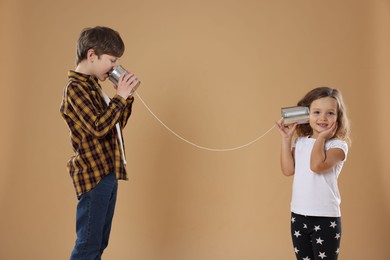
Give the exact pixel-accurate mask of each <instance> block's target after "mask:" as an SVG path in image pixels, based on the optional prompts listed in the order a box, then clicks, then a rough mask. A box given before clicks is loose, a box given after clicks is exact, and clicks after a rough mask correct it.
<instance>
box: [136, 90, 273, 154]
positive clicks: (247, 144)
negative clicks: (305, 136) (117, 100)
mask: <svg viewBox="0 0 390 260" xmlns="http://www.w3.org/2000/svg"><path fill="white" fill-rule="evenodd" d="M135 94H136V95H137V97H138V98H139V100H141V102H142V104H143V105H144V106H145V107H146V109H147V110H148V111H149V112H150V114H152V116H153V117H154V118H155V119H156V120H157V121H158V122H160V124H162V125H163V126H164V127H165V128H166V129H167V130H168V131H169V132H171V133H172V134H173V135H175V136H176V137H177V138H179V139H180V140H182V141H184V142H186V143H188V144H190V145H192V146H195V147H197V148H199V149H203V150H207V151H212V152H228V151H234V150H238V149H241V148H244V147H247V146H249V145H251V144H253V143H255V142H257V141H258V140H260V139H261V138H263V137H264V136H266V135H267V134H268V133H269V132H271V130H272V129H274V127H275V125H273V126H272V127H271V128H270V129H268V130H267V131H266V132H265V133H264V134H262V135H260V136H259V137H257V138H256V139H254V140H252V141H250V142H248V143H246V144H243V145H240V146H236V147H231V148H210V147H205V146H201V145H198V144H195V143H193V142H191V141H188V140H187V139H185V138H184V137H182V136H181V135H179V134H177V133H176V132H175V131H173V130H172V129H171V128H169V127H168V126H167V125H166V124H164V122H163V121H161V120H160V119H159V118H158V117H157V116H156V115H155V114H154V113H153V111H152V110H151V109H150V108H149V106H148V105H146V103H145V101H144V100H143V99H142V98H141V97H140V95H139V94H138V92H137V91H136V92H135Z"/></svg>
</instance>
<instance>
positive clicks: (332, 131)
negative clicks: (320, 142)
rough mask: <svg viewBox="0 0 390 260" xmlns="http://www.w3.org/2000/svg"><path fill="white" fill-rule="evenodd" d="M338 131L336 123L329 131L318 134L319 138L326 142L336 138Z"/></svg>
mask: <svg viewBox="0 0 390 260" xmlns="http://www.w3.org/2000/svg"><path fill="white" fill-rule="evenodd" d="M336 131H337V122H334V123H333V124H332V125H331V126H330V127H329V128H328V129H326V130H325V131H322V132H321V133H319V134H318V137H322V138H324V139H325V140H329V139H331V138H333V137H334V135H335V134H336Z"/></svg>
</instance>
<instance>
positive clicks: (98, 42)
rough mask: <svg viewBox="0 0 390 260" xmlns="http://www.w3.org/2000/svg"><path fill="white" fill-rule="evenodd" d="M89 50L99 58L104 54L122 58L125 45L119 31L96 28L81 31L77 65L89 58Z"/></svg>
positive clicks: (78, 42) (101, 27)
mask: <svg viewBox="0 0 390 260" xmlns="http://www.w3.org/2000/svg"><path fill="white" fill-rule="evenodd" d="M89 49H93V50H94V51H95V53H96V55H97V56H98V57H100V55H102V54H108V55H112V56H115V57H121V56H122V55H123V53H124V51H125V44H124V43H123V40H122V38H121V36H120V35H119V33H118V32H117V31H114V30H113V29H111V28H108V27H103V26H96V27H94V28H85V29H84V30H82V31H81V33H80V37H79V39H78V41H77V57H76V65H78V64H79V63H80V62H81V61H82V60H84V59H86V58H87V53H88V50H89Z"/></svg>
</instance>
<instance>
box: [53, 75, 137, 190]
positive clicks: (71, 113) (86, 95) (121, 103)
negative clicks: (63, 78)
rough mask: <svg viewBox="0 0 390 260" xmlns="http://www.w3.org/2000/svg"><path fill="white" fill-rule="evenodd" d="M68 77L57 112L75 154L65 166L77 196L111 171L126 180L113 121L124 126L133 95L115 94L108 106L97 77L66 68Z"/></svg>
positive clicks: (129, 112) (91, 187)
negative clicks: (130, 96) (61, 118)
mask: <svg viewBox="0 0 390 260" xmlns="http://www.w3.org/2000/svg"><path fill="white" fill-rule="evenodd" d="M68 78H69V81H68V84H67V86H66V88H65V90H64V96H63V99H62V103H61V109H60V112H61V115H62V117H63V118H64V119H65V122H66V124H67V125H68V127H69V130H70V138H71V144H72V147H73V151H74V153H75V154H74V156H72V157H71V159H70V160H69V161H68V164H67V168H68V170H69V174H70V176H71V177H72V179H73V184H74V187H75V189H76V194H77V197H80V196H81V195H82V194H84V193H85V192H88V191H90V190H91V189H93V188H94V187H95V186H96V185H97V184H98V183H99V181H100V180H101V179H102V178H103V177H104V176H105V175H107V174H109V173H111V172H115V174H116V177H117V179H120V180H127V179H128V177H127V174H126V169H125V167H124V165H123V160H122V158H121V150H120V149H121V148H120V144H119V140H118V135H117V132H116V128H115V124H116V123H117V122H119V124H120V126H121V129H123V127H125V125H126V123H127V120H128V119H129V117H130V114H131V108H132V104H133V101H134V98H128V99H127V100H125V99H124V98H122V97H121V96H119V95H115V96H114V97H113V98H112V99H111V102H110V104H109V105H107V104H106V102H105V101H104V98H103V96H102V92H101V86H100V85H99V83H98V79H97V78H96V77H93V76H89V75H84V74H81V73H78V72H75V71H69V72H68Z"/></svg>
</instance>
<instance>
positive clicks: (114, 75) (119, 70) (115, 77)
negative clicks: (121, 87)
mask: <svg viewBox="0 0 390 260" xmlns="http://www.w3.org/2000/svg"><path fill="white" fill-rule="evenodd" d="M123 73H126V74H128V72H127V70H125V68H123V67H122V66H120V65H119V66H117V67H116V68H115V69H113V70H112V71H111V72H110V73H109V74H108V78H109V80H111V82H112V83H114V84H115V85H118V82H119V78H120V76H121V75H122V74H123ZM140 84H141V81H138V83H137V85H136V86H135V87H133V89H132V90H131V95H133V94H134V92H135V91H136V90H137V88H138V87H139V85H140Z"/></svg>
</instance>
